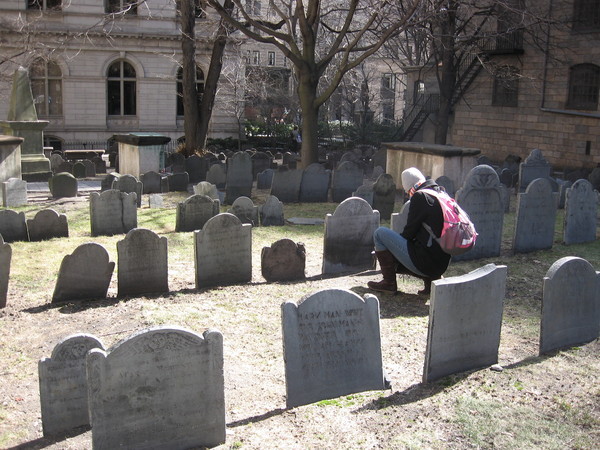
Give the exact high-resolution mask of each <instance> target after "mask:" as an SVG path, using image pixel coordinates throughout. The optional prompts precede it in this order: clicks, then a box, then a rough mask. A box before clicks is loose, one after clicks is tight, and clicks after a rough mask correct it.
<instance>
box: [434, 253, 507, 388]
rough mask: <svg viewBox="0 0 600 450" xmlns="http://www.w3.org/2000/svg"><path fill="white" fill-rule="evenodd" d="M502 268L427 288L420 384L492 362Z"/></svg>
mask: <svg viewBox="0 0 600 450" xmlns="http://www.w3.org/2000/svg"><path fill="white" fill-rule="evenodd" d="M506 274H507V268H506V266H496V265H494V264H487V265H485V266H483V267H481V268H479V269H476V270H474V271H472V272H469V273H467V274H465V275H460V276H456V277H448V278H443V279H441V280H436V281H434V282H433V283H432V292H431V300H430V305H429V328H428V332H427V349H426V352H425V365H424V369H423V382H425V383H426V382H430V381H434V380H437V379H439V378H442V377H445V376H446V375H450V374H453V373H457V372H464V371H466V370H471V369H478V368H480V367H485V366H490V365H492V364H496V363H497V362H498V347H499V345H500V329H501V326H502V311H503V305H504V296H505V291H506Z"/></svg>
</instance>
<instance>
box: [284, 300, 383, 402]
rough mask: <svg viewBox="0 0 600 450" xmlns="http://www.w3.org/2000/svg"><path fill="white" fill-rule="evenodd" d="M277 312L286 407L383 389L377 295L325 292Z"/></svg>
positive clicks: (288, 305) (291, 302)
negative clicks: (280, 319) (281, 342)
mask: <svg viewBox="0 0 600 450" xmlns="http://www.w3.org/2000/svg"><path fill="white" fill-rule="evenodd" d="M281 312H282V328H283V347H284V361H285V384H286V405H287V407H288V408H292V407H295V406H299V405H306V404H309V403H314V402H318V401H320V400H324V399H328V398H335V397H339V396H342V395H348V394H352V393H356V392H363V391H368V390H378V389H385V380H384V378H385V377H384V372H383V368H382V361H381V337H380V332H379V301H378V300H377V297H375V296H374V295H371V294H366V295H365V296H364V298H361V297H360V296H359V295H357V294H355V293H354V292H351V291H347V290H342V289H326V290H322V291H318V292H316V293H314V294H311V295H308V296H306V297H304V298H303V299H301V300H300V301H299V302H298V304H296V303H295V302H293V301H288V302H286V303H284V304H282V306H281Z"/></svg>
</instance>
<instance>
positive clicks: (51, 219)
mask: <svg viewBox="0 0 600 450" xmlns="http://www.w3.org/2000/svg"><path fill="white" fill-rule="evenodd" d="M27 230H28V232H29V240H30V241H44V240H46V239H54V238H62V237H69V224H68V222H67V216H66V215H64V214H59V213H57V212H56V211H55V210H53V209H42V210H40V211H38V212H37V213H36V215H35V216H34V217H33V219H27Z"/></svg>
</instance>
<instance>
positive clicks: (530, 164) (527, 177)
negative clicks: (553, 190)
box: [519, 148, 552, 192]
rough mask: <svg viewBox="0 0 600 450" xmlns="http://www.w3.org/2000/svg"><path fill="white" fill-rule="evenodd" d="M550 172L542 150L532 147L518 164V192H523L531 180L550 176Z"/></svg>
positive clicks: (550, 169)
mask: <svg viewBox="0 0 600 450" xmlns="http://www.w3.org/2000/svg"><path fill="white" fill-rule="evenodd" d="M551 172H552V167H551V166H550V163H549V162H548V161H547V160H546V158H544V156H543V155H542V151H541V150H540V149H537V148H534V149H533V150H531V153H529V156H527V158H526V159H525V161H523V162H522V163H521V164H520V165H519V192H525V190H526V189H527V186H529V183H531V182H532V181H533V180H536V179H538V178H550V173H551Z"/></svg>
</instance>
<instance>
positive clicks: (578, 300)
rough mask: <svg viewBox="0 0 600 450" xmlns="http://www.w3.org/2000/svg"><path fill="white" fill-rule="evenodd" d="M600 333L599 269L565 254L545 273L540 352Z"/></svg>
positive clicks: (584, 339)
mask: <svg viewBox="0 0 600 450" xmlns="http://www.w3.org/2000/svg"><path fill="white" fill-rule="evenodd" d="M599 335H600V272H597V271H596V270H594V268H593V267H592V265H591V264H590V263H589V262H587V261H586V260H585V259H582V258H578V257H575V256H567V257H564V258H561V259H559V260H558V261H556V262H555V263H554V264H552V266H551V267H550V269H548V272H547V273H546V276H545V277H544V284H543V297H542V321H541V326H540V355H542V354H544V353H549V352H551V351H553V350H557V349H560V348H566V347H572V346H574V345H580V344H584V343H587V342H590V341H593V340H594V339H597V338H598V337H599Z"/></svg>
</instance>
